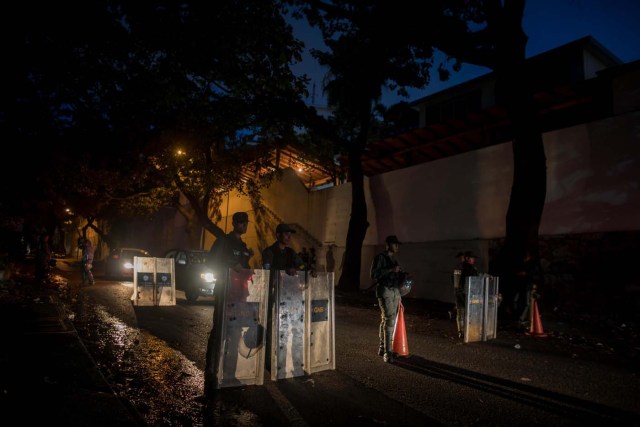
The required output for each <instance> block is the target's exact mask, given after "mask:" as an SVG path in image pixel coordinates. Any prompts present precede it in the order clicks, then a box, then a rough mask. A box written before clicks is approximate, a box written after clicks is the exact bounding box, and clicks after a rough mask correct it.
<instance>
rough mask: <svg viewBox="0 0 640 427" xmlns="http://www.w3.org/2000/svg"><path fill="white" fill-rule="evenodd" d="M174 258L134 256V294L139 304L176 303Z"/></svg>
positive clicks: (134, 302)
mask: <svg viewBox="0 0 640 427" xmlns="http://www.w3.org/2000/svg"><path fill="white" fill-rule="evenodd" d="M175 277H176V275H175V265H174V262H173V258H154V257H138V256H136V257H133V294H132V295H131V301H132V302H133V304H134V305H139V306H158V305H176V283H175Z"/></svg>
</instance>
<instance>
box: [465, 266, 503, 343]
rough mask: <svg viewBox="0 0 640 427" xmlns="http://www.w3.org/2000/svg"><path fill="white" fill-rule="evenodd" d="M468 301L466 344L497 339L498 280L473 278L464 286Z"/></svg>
mask: <svg viewBox="0 0 640 427" xmlns="http://www.w3.org/2000/svg"><path fill="white" fill-rule="evenodd" d="M464 286H465V290H466V294H467V300H466V313H465V328H464V342H476V341H487V340H488V339H494V338H496V334H497V324H498V278H497V277H493V276H489V275H487V274H484V275H481V276H472V277H468V278H467V279H466V283H465V284H464Z"/></svg>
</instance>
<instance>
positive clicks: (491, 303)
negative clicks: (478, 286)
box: [483, 276, 500, 340]
mask: <svg viewBox="0 0 640 427" xmlns="http://www.w3.org/2000/svg"><path fill="white" fill-rule="evenodd" d="M484 288H485V291H486V296H485V301H486V309H485V316H484V335H485V336H484V339H483V340H490V339H495V338H497V334H498V305H499V304H500V298H499V295H500V292H499V279H498V277H495V276H486V277H485V287H484Z"/></svg>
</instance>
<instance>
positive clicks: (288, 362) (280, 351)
mask: <svg viewBox="0 0 640 427" xmlns="http://www.w3.org/2000/svg"><path fill="white" fill-rule="evenodd" d="M305 293H306V284H305V272H304V271H300V272H298V273H297V274H296V275H294V276H290V275H288V274H286V272H285V271H283V270H281V271H278V276H277V286H276V292H275V295H274V298H275V301H274V304H272V305H273V307H274V315H273V319H272V322H271V325H270V326H271V328H272V333H271V343H272V344H271V349H272V351H271V363H270V365H271V369H270V370H271V379H272V380H274V381H275V380H278V379H282V378H292V377H298V376H302V375H304V374H305V351H304V350H305V346H306V343H305V310H306V306H305Z"/></svg>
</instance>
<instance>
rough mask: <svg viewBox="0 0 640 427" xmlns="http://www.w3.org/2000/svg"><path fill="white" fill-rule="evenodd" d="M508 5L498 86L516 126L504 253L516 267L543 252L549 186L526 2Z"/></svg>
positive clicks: (501, 39) (501, 44) (503, 24)
mask: <svg viewBox="0 0 640 427" xmlns="http://www.w3.org/2000/svg"><path fill="white" fill-rule="evenodd" d="M514 4H516V5H517V6H516V7H515V8H511V9H508V8H507V9H505V10H506V11H507V12H508V13H506V14H505V20H504V21H502V25H501V30H502V31H501V33H502V36H501V37H499V40H500V41H499V43H498V65H497V67H496V76H497V80H496V90H497V96H498V102H499V103H501V104H502V105H504V106H505V107H506V109H507V112H508V114H509V117H510V119H511V126H512V130H513V184H512V187H511V197H510V200H509V208H508V210H507V217H506V237H505V245H504V247H503V251H502V255H503V261H504V262H506V265H505V267H507V268H512V267H513V266H514V263H519V262H521V261H522V260H523V259H524V258H525V256H526V255H527V254H529V255H531V256H532V257H534V258H536V257H537V255H538V232H539V228H540V220H541V218H542V212H543V209H544V203H545V198H546V192H547V166H546V158H545V153H544V144H543V140H542V132H541V130H540V125H539V120H538V111H537V109H536V105H535V102H534V100H533V90H532V89H531V85H530V82H531V81H532V78H533V76H530V75H529V73H528V70H527V63H526V55H525V48H526V44H527V36H526V35H525V34H524V32H523V31H522V25H521V19H522V16H521V12H522V8H523V7H524V2H515V3H514Z"/></svg>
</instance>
